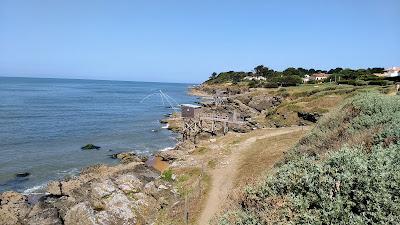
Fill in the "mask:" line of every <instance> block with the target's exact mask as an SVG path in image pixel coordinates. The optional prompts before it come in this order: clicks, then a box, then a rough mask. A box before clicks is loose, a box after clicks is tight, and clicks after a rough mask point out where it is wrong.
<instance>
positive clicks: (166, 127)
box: [161, 123, 169, 129]
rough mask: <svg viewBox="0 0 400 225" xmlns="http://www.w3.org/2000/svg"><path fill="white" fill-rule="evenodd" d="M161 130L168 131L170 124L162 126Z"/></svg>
mask: <svg viewBox="0 0 400 225" xmlns="http://www.w3.org/2000/svg"><path fill="white" fill-rule="evenodd" d="M161 128H163V129H168V128H169V123H167V124H165V126H162V127H161Z"/></svg>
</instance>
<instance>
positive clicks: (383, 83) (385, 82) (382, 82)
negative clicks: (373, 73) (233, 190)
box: [368, 80, 393, 86]
mask: <svg viewBox="0 0 400 225" xmlns="http://www.w3.org/2000/svg"><path fill="white" fill-rule="evenodd" d="M391 83H393V82H390V81H388V80H371V81H369V82H368V85H379V86H386V85H390V84H391Z"/></svg>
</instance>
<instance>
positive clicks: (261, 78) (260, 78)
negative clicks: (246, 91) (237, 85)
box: [243, 76, 267, 81]
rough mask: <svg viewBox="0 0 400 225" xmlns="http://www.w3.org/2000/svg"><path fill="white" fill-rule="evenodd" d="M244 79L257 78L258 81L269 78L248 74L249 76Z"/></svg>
mask: <svg viewBox="0 0 400 225" xmlns="http://www.w3.org/2000/svg"><path fill="white" fill-rule="evenodd" d="M243 79H244V80H257V81H260V80H267V78H265V77H262V76H256V77H251V76H247V77H245V78H243Z"/></svg>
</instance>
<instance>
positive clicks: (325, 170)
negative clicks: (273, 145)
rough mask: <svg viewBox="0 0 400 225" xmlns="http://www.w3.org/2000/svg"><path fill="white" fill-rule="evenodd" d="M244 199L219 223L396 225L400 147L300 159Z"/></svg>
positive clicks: (399, 211)
mask: <svg viewBox="0 0 400 225" xmlns="http://www.w3.org/2000/svg"><path fill="white" fill-rule="evenodd" d="M241 201H242V202H241V205H242V206H243V207H242V208H241V209H239V210H236V211H235V212H230V213H227V214H225V215H224V216H223V218H222V219H221V220H220V224H269V223H282V224H287V223H294V224H376V223H380V224H398V223H399V222H400V146H399V145H395V146H391V147H389V148H385V149H383V148H382V147H378V148H376V149H374V150H373V151H372V152H371V153H366V152H365V151H363V150H359V149H351V148H344V149H342V150H340V151H338V152H335V153H333V154H330V155H329V156H328V158H327V159H326V160H324V161H323V162H318V161H316V160H313V159H310V158H306V157H302V158H299V159H297V160H294V161H291V162H289V163H287V164H285V165H283V166H281V167H280V168H279V169H278V170H277V172H276V174H275V175H274V176H271V177H269V178H267V180H266V181H265V182H264V183H263V184H261V185H259V186H257V187H248V188H247V189H246V191H245V196H244V197H243V199H242V200H241Z"/></svg>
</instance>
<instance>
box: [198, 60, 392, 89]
mask: <svg viewBox="0 0 400 225" xmlns="http://www.w3.org/2000/svg"><path fill="white" fill-rule="evenodd" d="M383 72H384V69H383V68H367V69H357V70H353V69H343V68H335V69H330V70H328V71H327V70H318V69H317V70H316V69H304V68H293V67H289V68H287V69H285V70H283V71H275V70H273V69H270V68H268V67H265V66H263V65H259V66H257V67H255V68H254V70H253V71H250V72H243V71H242V72H236V71H228V72H221V73H219V74H217V73H216V72H214V73H212V74H211V76H210V78H209V79H208V80H207V81H206V82H205V83H206V84H222V83H233V84H236V83H239V82H245V83H246V84H247V85H249V86H250V87H265V88H274V87H278V86H296V85H298V84H301V83H303V80H302V78H303V77H304V76H305V75H312V74H315V73H326V74H328V75H330V76H329V77H328V79H326V80H325V82H330V81H336V82H337V83H339V84H350V85H356V86H362V85H368V84H369V85H381V86H385V85H389V84H391V83H392V82H391V81H389V80H386V79H388V78H382V77H378V76H375V75H374V74H379V73H383ZM246 77H247V79H246ZM251 77H263V78H265V79H263V80H257V79H253V80H251V79H248V78H251ZM310 82H312V81H310Z"/></svg>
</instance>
